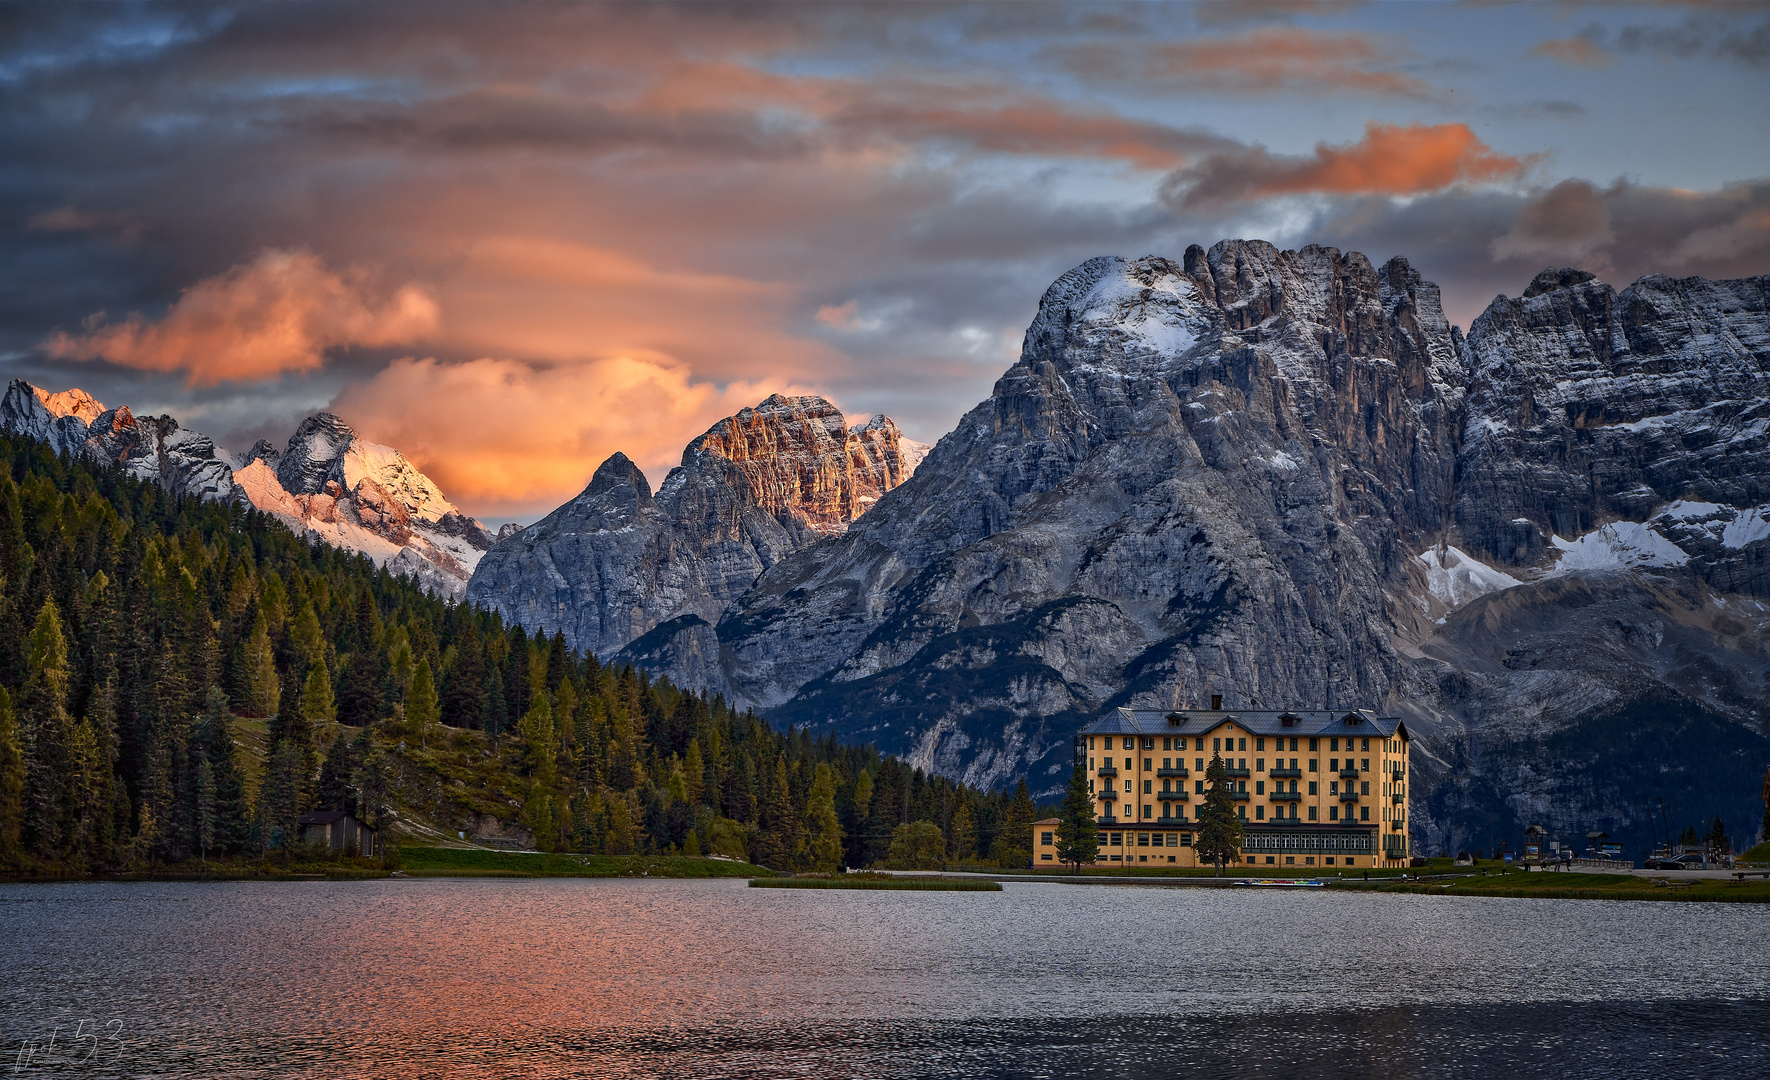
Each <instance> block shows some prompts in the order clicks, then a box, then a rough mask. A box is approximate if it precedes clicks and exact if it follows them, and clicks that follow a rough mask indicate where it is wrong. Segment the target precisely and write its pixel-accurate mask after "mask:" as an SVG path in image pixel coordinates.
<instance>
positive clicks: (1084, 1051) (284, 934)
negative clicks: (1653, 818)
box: [0, 878, 1770, 1078]
mask: <svg viewBox="0 0 1770 1080" xmlns="http://www.w3.org/2000/svg"><path fill="white" fill-rule="evenodd" d="M82 1024H83V1025H84V1026H83V1027H82V1026H80V1025H82ZM52 1032H54V1033H55V1039H56V1041H55V1043H54V1045H53V1046H52V1047H47V1048H45V1044H46V1042H47V1040H48V1039H49V1038H50V1037H51V1034H52ZM94 1035H96V1036H97V1037H96V1038H93V1037H92V1036H94ZM1767 1035H1770V907H1766V906H1760V905H1745V904H1741V905H1725V904H1687V903H1642V902H1616V901H1568V900H1517V899H1486V898H1469V897H1455V898H1453V897H1429V896H1404V895H1357V894H1339V893H1334V892H1322V891H1309V892H1304V891H1277V890H1274V891H1254V890H1246V891H1241V890H1222V889H1180V888H1149V887H1106V886H1080V885H1063V884H1037V883H1024V884H1014V883H1010V884H1008V885H1007V886H1005V888H1004V890H1003V891H1002V892H1001V893H913V892H832V891H810V890H785V889H749V888H746V887H745V885H744V883H743V882H742V881H631V880H618V881H596V880H512V879H496V880H487V879H479V880H450V879H437V878H429V879H408V880H398V879H395V880H377V881H366V882H311V883H286V882H285V883H259V882H244V883H216V884H147V883H128V884H111V883H77V884H53V885H0V1037H4V1039H5V1042H4V1044H0V1049H4V1051H5V1053H6V1055H7V1056H6V1057H5V1058H4V1061H3V1063H4V1065H5V1066H6V1067H7V1068H9V1069H10V1068H17V1069H19V1070H20V1071H19V1072H18V1073H17V1075H22V1076H35V1075H42V1076H83V1075H93V1076H105V1075H128V1076H156V1077H216V1076H228V1077H260V1076H262V1077H296V1076H302V1077H306V1076H311V1077H356V1076H362V1077H370V1076H375V1077H438V1076H440V1077H450V1076H501V1077H575V1076H586V1077H650V1076H659V1077H702V1076H706V1077H713V1076H739V1077H948V1076H951V1077H973V1076H1002V1077H1069V1076H1088V1077H1127V1078H1130V1077H1167V1076H1175V1077H1179V1076H1191V1075H1205V1074H1209V1075H1220V1074H1229V1075H1237V1076H1260V1077H1264V1076H1273V1077H1277V1076H1291V1075H1297V1074H1300V1073H1307V1074H1310V1075H1314V1076H1326V1077H1338V1076H1346V1077H1353V1076H1357V1077H1415V1076H1419V1077H1427V1076H1469V1077H1476V1076H1502V1075H1514V1076H1530V1075H1550V1074H1555V1075H1558V1076H1581V1077H1585V1076H1642V1077H1647V1076H1655V1077H1657V1076H1661V1075H1663V1074H1665V1073H1667V1072H1673V1071H1675V1072H1677V1073H1681V1074H1690V1075H1703V1076H1742V1077H1744V1076H1755V1077H1762V1076H1765V1075H1770V1048H1767V1044H1766V1038H1767ZM71 1040H73V1041H71ZM31 1044H35V1045H36V1046H37V1047H38V1052H37V1056H36V1057H35V1058H31V1059H30V1060H25V1059H24V1058H22V1057H20V1056H19V1054H20V1051H21V1049H25V1048H27V1047H28V1046H30V1045H31ZM76 1059H84V1060H76ZM21 1061H22V1062H23V1064H22V1066H21V1064H20V1062H21Z"/></svg>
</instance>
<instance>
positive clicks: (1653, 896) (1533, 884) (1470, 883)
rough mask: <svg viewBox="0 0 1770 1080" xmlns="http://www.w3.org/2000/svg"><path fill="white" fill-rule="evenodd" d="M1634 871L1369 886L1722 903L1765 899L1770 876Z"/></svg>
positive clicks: (1768, 896) (1502, 875)
mask: <svg viewBox="0 0 1770 1080" xmlns="http://www.w3.org/2000/svg"><path fill="white" fill-rule="evenodd" d="M1672 877H1673V875H1669V874H1668V875H1667V877H1666V880H1667V881H1668V882H1669V883H1668V884H1660V883H1659V881H1660V880H1661V879H1656V878H1651V877H1635V876H1633V875H1629V874H1575V873H1559V872H1556V871H1542V872H1540V873H1534V874H1533V873H1528V872H1524V871H1517V870H1512V871H1506V872H1503V873H1489V874H1488V875H1487V876H1485V877H1483V876H1481V875H1480V874H1473V875H1464V876H1462V877H1459V878H1457V879H1455V880H1454V881H1450V882H1445V881H1422V882H1417V883H1416V882H1408V883H1406V884H1402V883H1400V882H1384V883H1382V884H1377V883H1375V882H1374V881H1373V883H1372V884H1371V885H1369V886H1366V887H1368V888H1369V889H1370V890H1371V891H1373V892H1409V893H1436V894H1448V895H1452V896H1515V897H1531V896H1540V897H1547V898H1554V899H1567V900H1707V901H1718V902H1723V903H1755V904H1763V903H1770V881H1765V880H1761V879H1760V880H1754V881H1748V882H1747V883H1746V884H1743V885H1741V884H1740V883H1738V882H1736V881H1732V880H1724V881H1715V880H1709V879H1704V880H1699V881H1690V882H1681V881H1675V880H1671V879H1672Z"/></svg>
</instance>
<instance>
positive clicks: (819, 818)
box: [690, 743, 842, 874]
mask: <svg viewBox="0 0 1770 1080" xmlns="http://www.w3.org/2000/svg"><path fill="white" fill-rule="evenodd" d="M690 747H691V748H693V744H692V743H691V744H690ZM804 828H805V863H806V865H807V866H808V867H809V868H810V869H812V870H817V871H820V872H823V873H826V874H829V873H835V872H836V871H837V870H840V869H841V868H842V822H841V821H840V820H839V819H838V818H837V817H836V774H835V773H834V772H832V771H831V769H830V767H829V765H827V764H825V763H823V762H818V765H817V769H816V770H815V772H814V773H813V775H812V781H811V791H810V793H809V794H808V796H807V797H806V800H805V823H804ZM697 854H698V852H697Z"/></svg>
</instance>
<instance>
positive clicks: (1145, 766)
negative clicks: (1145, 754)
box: [1143, 758, 1151, 772]
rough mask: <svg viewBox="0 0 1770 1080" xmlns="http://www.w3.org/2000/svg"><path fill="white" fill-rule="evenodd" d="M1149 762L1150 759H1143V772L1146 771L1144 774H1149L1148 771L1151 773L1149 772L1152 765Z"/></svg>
mask: <svg viewBox="0 0 1770 1080" xmlns="http://www.w3.org/2000/svg"><path fill="white" fill-rule="evenodd" d="M1149 760H1150V759H1149V758H1144V759H1143V771H1144V772H1148V771H1149V770H1150V767H1151V766H1150V764H1149Z"/></svg>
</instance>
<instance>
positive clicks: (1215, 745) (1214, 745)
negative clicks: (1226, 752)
mask: <svg viewBox="0 0 1770 1080" xmlns="http://www.w3.org/2000/svg"><path fill="white" fill-rule="evenodd" d="M1211 749H1212V750H1214V751H1216V752H1217V753H1219V754H1221V753H1222V752H1223V740H1222V739H1212V740H1211Z"/></svg>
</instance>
